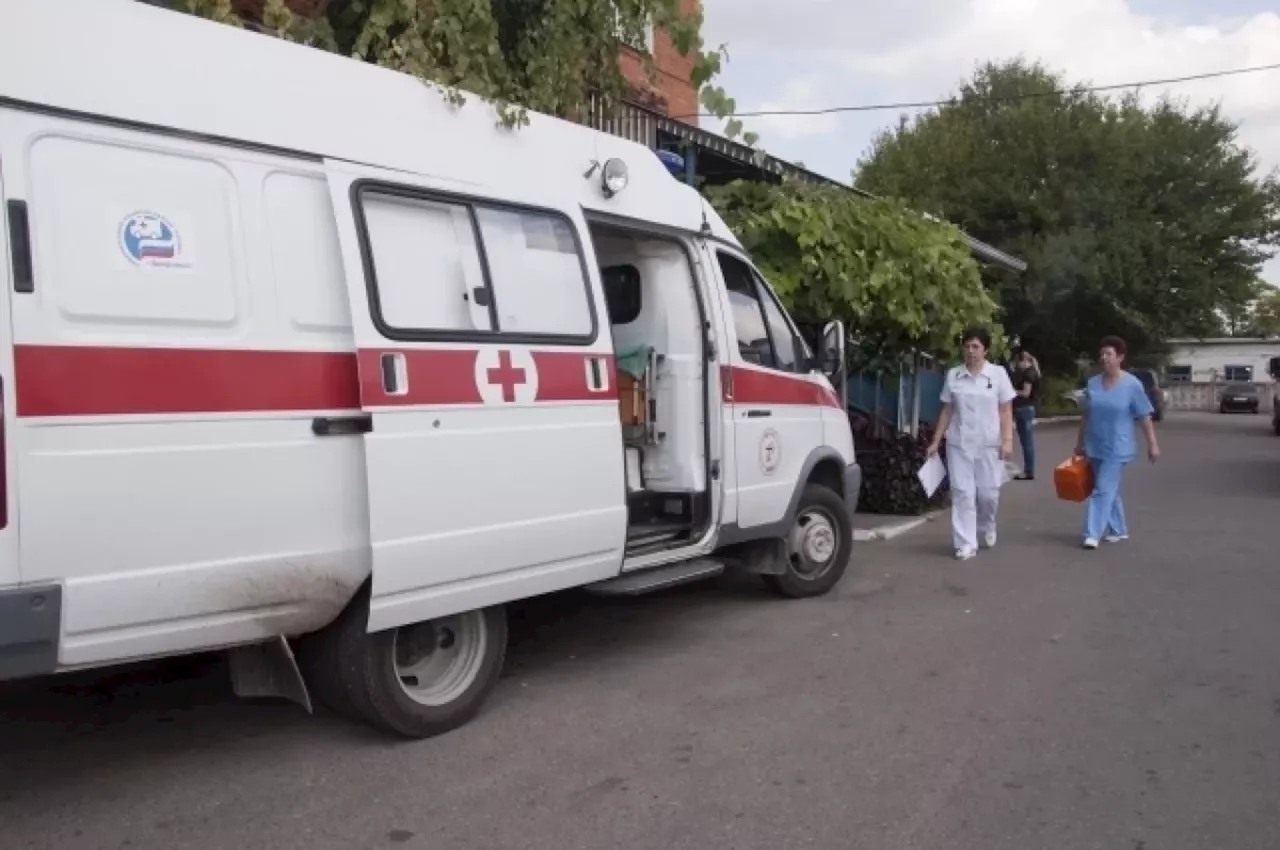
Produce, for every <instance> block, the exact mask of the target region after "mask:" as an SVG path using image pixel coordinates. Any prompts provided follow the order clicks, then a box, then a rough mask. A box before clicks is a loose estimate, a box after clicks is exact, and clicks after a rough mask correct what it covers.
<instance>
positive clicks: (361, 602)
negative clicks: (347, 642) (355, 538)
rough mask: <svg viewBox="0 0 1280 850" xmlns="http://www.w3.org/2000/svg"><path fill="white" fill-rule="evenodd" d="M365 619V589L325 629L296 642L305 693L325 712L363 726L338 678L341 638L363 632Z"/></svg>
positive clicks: (362, 716) (361, 714) (362, 717)
mask: <svg viewBox="0 0 1280 850" xmlns="http://www.w3.org/2000/svg"><path fill="white" fill-rule="evenodd" d="M361 612H362V613H363V617H364V619H367V618H368V616H369V589H368V586H367V585H366V586H365V587H363V588H361V590H360V591H359V592H358V593H357V594H356V597H355V598H354V599H353V600H352V601H351V602H350V603H349V604H348V605H347V607H346V608H345V609H343V611H342V613H341V614H340V615H338V619H336V620H334V621H333V622H332V623H330V624H329V625H328V626H326V627H325V628H323V629H321V630H320V631H318V632H314V633H312V634H309V635H307V636H305V637H303V638H302V639H301V640H299V641H297V645H296V652H295V653H294V654H295V655H296V656H297V659H298V668H299V669H300V670H301V671H302V678H303V679H304V680H305V681H306V683H307V690H308V691H310V692H311V696H312V697H314V698H315V699H316V701H317V702H319V703H320V704H321V705H323V706H324V707H325V708H327V709H329V710H330V711H332V712H333V713H334V714H337V715H339V716H340V717H345V718H346V719H347V720H355V721H359V722H366V721H367V720H368V718H367V717H366V716H365V714H364V712H363V711H362V710H361V708H360V707H359V706H357V705H356V701H355V697H354V695H352V694H350V693H348V691H347V687H346V683H345V682H344V680H343V678H342V676H340V675H338V673H337V671H338V665H339V663H340V661H339V659H340V653H341V648H340V647H341V644H342V642H343V638H342V635H344V634H346V633H347V632H350V631H355V632H363V625H364V622H363V620H361V619H360V615H361Z"/></svg>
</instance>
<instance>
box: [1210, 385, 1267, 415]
mask: <svg viewBox="0 0 1280 850" xmlns="http://www.w3.org/2000/svg"><path fill="white" fill-rule="evenodd" d="M1218 412H1219V413H1232V412H1244V413H1257V412H1258V387H1257V386H1256V385H1254V384H1227V385H1226V387H1224V388H1223V390H1222V399H1221V400H1220V401H1219V402H1218ZM1274 416H1275V414H1274V413H1273V414H1272V417H1273V418H1274Z"/></svg>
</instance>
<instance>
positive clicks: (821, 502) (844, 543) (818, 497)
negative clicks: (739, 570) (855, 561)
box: [764, 484, 853, 599]
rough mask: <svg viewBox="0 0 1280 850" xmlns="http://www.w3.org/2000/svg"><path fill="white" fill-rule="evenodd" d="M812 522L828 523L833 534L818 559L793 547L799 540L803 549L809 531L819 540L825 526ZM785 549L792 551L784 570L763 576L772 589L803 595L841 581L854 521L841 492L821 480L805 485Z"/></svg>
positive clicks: (787, 594)
mask: <svg viewBox="0 0 1280 850" xmlns="http://www.w3.org/2000/svg"><path fill="white" fill-rule="evenodd" d="M807 517H808V518H809V520H808V522H806V518H807ZM814 522H822V523H825V524H826V525H829V526H830V532H831V534H832V536H833V538H834V539H833V540H832V552H831V555H830V557H829V558H826V559H824V560H822V561H821V562H820V563H819V562H816V561H814V560H813V559H811V558H808V557H806V555H805V553H804V551H799V552H798V551H796V550H797V542H798V541H799V542H800V546H799V548H801V549H803V548H804V543H803V541H804V540H805V539H806V538H807V536H808V535H817V537H815V538H814V539H815V541H816V542H818V543H819V544H820V539H821V537H822V536H824V535H825V529H824V528H823V527H821V526H817V525H813V526H811V525H809V523H814ZM806 529H807V532H806ZM819 548H821V545H819ZM787 550H788V552H790V553H791V555H790V557H789V558H788V559H787V565H786V567H787V569H786V572H785V573H783V574H782V575H766V576H764V583H765V585H766V586H767V587H768V588H769V589H770V590H772V591H773V592H774V593H776V594H778V595H779V596H785V597H787V598H789V599H806V598H809V597H813V596H822V595H824V594H826V593H828V592H829V591H830V590H831V588H833V587H835V586H836V584H838V583H839V582H840V579H841V578H843V577H844V574H845V571H846V570H847V569H848V568H849V558H850V555H851V554H852V552H853V523H852V522H851V521H850V519H849V508H848V507H847V506H846V505H845V503H844V500H843V499H841V498H840V494H838V493H836V492H835V491H833V490H831V489H829V488H827V487H823V486H822V485H820V484H809V485H806V486H805V488H804V493H803V494H802V495H801V497H800V505H799V507H798V508H797V510H796V519H795V524H794V525H793V527H792V530H791V532H790V533H789V534H788V542H787ZM815 567H816V568H815Z"/></svg>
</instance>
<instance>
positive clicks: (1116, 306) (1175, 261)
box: [856, 60, 1280, 368]
mask: <svg viewBox="0 0 1280 850" xmlns="http://www.w3.org/2000/svg"><path fill="white" fill-rule="evenodd" d="M1027 95H1032V96H1030V97H1028V96H1027ZM1236 131H1237V127H1236V125H1235V124H1234V123H1232V122H1231V121H1230V120H1228V119H1227V118H1225V117H1224V116H1223V115H1222V113H1221V111H1220V110H1219V108H1218V107H1217V106H1211V107H1204V108H1194V109H1193V108H1191V107H1189V106H1188V105H1187V104H1185V103H1182V102H1178V101H1173V100H1168V99H1165V100H1161V101H1159V102H1157V103H1156V104H1155V105H1154V106H1144V105H1143V104H1142V102H1141V101H1140V99H1139V98H1138V96H1137V95H1127V96H1124V97H1120V98H1117V99H1108V98H1105V97H1103V96H1100V95H1098V94H1096V93H1090V92H1087V91H1085V90H1084V89H1083V88H1082V87H1080V86H1076V87H1072V86H1070V85H1068V84H1067V82H1066V81H1065V80H1064V79H1063V78H1062V77H1061V76H1059V75H1057V74H1053V73H1050V72H1049V71H1046V70H1045V69H1044V68H1043V67H1042V66H1040V65H1038V64H1029V63H1026V62H1023V61H1020V60H1019V61H1013V62H1009V63H1005V64H988V65H986V66H984V67H982V68H980V69H979V70H978V71H977V72H976V74H975V75H974V76H973V78H972V79H971V80H970V81H968V82H967V83H965V84H964V85H963V86H962V87H961V90H960V92H959V95H958V96H957V97H956V98H954V99H953V100H952V101H951V102H950V103H949V104H948V105H946V106H944V107H942V108H940V109H938V110H935V111H931V112H928V113H926V114H924V115H921V116H919V117H918V118H916V119H915V120H907V119H906V118H904V119H902V121H901V122H900V123H899V124H898V126H897V127H895V128H894V129H891V130H889V131H887V132H885V133H883V134H881V135H880V136H879V137H878V138H877V139H876V140H875V141H874V143H873V145H872V147H871V149H870V151H869V152H868V153H867V154H866V155H865V156H864V158H863V159H862V160H860V162H859V168H858V171H857V173H856V181H857V184H858V185H859V187H861V188H863V189H866V190H868V191H871V192H874V193H877V194H881V195H887V196H892V197H897V198H902V199H904V200H905V201H906V202H907V203H909V204H910V205H912V206H914V207H917V208H920V209H924V210H928V211H929V212H932V213H934V214H936V215H938V216H941V217H943V218H946V219H947V220H948V221H952V222H955V223H956V225H958V226H959V227H962V228H964V229H965V230H966V231H968V232H969V233H971V234H973V235H974V236H976V237H978V238H979V239H982V240H984V241H987V242H989V243H991V244H993V245H995V246H996V247H999V248H1001V249H1003V250H1005V251H1007V252H1009V253H1012V254H1014V255H1017V256H1021V257H1023V258H1025V259H1026V260H1027V261H1028V263H1029V266H1030V268H1029V270H1028V271H1027V273H1025V274H1024V275H1019V276H1016V277H1015V276H1012V275H1008V274H1003V273H999V272H990V273H988V275H987V283H988V285H989V286H990V287H991V289H992V290H993V291H994V292H995V293H996V294H997V296H998V298H999V300H1000V302H1001V304H1002V306H1003V307H1004V309H1005V311H1006V312H1005V323H1006V325H1007V326H1008V327H1009V329H1010V331H1011V332H1016V333H1018V334H1019V335H1020V336H1021V338H1022V340H1023V341H1024V342H1025V343H1027V345H1028V346H1029V347H1031V348H1033V349H1035V350H1036V351H1037V355H1038V356H1039V357H1040V359H1041V360H1042V361H1046V362H1047V363H1048V364H1049V365H1052V366H1056V367H1058V368H1066V367H1068V366H1069V365H1070V363H1071V362H1072V360H1073V359H1074V358H1075V357H1076V356H1078V355H1080V354H1082V353H1087V352H1092V350H1093V348H1094V347H1095V346H1096V344H1097V339H1098V338H1099V337H1100V336H1101V335H1103V334H1106V333H1119V334H1121V335H1124V336H1126V337H1127V338H1128V339H1129V341H1130V344H1131V347H1133V348H1136V349H1137V350H1139V351H1141V350H1142V349H1144V348H1147V349H1151V350H1154V349H1155V348H1157V347H1158V346H1159V343H1160V341H1161V340H1163V339H1165V338H1167V337H1170V336H1181V335H1187V336H1201V335H1209V334H1213V333H1220V332H1222V330H1223V328H1222V324H1223V322H1222V317H1223V315H1224V314H1226V313H1228V312H1229V311H1230V310H1232V309H1236V308H1238V307H1239V306H1240V305H1242V304H1245V303H1247V302H1248V301H1249V300H1250V299H1251V298H1252V297H1253V289H1252V287H1253V283H1254V281H1255V280H1256V278H1257V275H1258V271H1259V269H1260V266H1261V264H1262V262H1263V261H1264V260H1265V259H1266V258H1267V257H1268V256H1269V255H1270V253H1271V251H1272V249H1273V246H1274V245H1276V243H1277V238H1278V237H1280V190H1278V188H1277V183H1276V180H1275V178H1274V176H1266V177H1260V176H1259V175H1258V174H1257V162H1256V159H1255V157H1254V156H1253V154H1252V153H1251V152H1250V151H1248V150H1247V149H1245V148H1243V147H1242V146H1241V145H1240V144H1239V142H1238V140H1237V138H1236Z"/></svg>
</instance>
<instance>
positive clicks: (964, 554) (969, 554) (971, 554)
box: [956, 549, 978, 561]
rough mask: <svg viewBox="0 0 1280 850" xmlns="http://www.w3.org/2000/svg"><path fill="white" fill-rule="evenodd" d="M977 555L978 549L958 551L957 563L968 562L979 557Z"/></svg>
mask: <svg viewBox="0 0 1280 850" xmlns="http://www.w3.org/2000/svg"><path fill="white" fill-rule="evenodd" d="M977 555H978V550H977V549H957V550H956V560H957V561H968V560H969V559H971V558H975V557H977Z"/></svg>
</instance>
